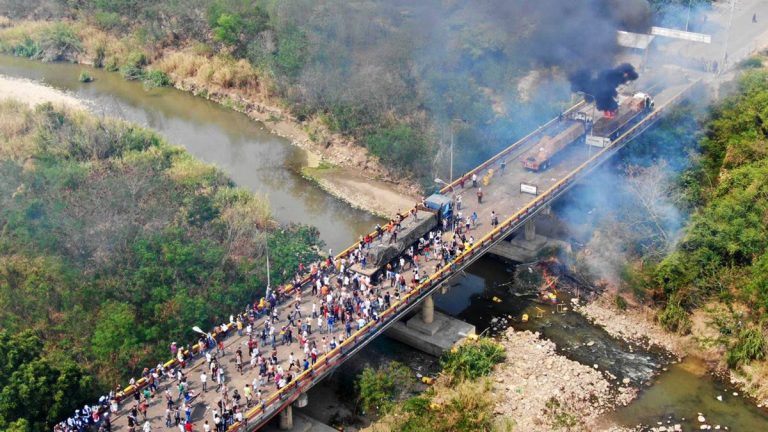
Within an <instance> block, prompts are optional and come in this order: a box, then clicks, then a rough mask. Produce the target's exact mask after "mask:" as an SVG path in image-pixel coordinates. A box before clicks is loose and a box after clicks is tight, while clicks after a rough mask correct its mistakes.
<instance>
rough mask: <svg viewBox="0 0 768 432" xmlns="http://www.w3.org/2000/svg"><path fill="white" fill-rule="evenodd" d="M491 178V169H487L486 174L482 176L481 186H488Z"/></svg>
mask: <svg viewBox="0 0 768 432" xmlns="http://www.w3.org/2000/svg"><path fill="white" fill-rule="evenodd" d="M491 177H493V168H489V169H488V173H487V174H486V175H484V176H483V186H488V185H489V184H490V183H491Z"/></svg>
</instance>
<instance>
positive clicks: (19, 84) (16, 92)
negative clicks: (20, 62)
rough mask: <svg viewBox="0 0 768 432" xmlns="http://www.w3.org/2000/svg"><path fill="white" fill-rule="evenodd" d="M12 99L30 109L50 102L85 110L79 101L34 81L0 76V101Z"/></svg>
mask: <svg viewBox="0 0 768 432" xmlns="http://www.w3.org/2000/svg"><path fill="white" fill-rule="evenodd" d="M3 99H14V100H17V101H19V102H22V103H24V104H26V105H28V106H30V107H34V106H35V105H38V104H41V103H45V102H50V103H53V104H56V105H64V106H66V107H68V108H73V109H85V108H86V106H85V104H84V103H83V101H81V100H80V99H78V98H76V97H74V96H72V95H69V94H67V93H65V92H63V91H61V90H57V89H55V88H52V87H48V86H45V85H42V84H39V83H36V82H34V81H30V80H26V79H19V78H12V77H7V76H5V75H0V100H3Z"/></svg>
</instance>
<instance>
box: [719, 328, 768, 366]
mask: <svg viewBox="0 0 768 432" xmlns="http://www.w3.org/2000/svg"><path fill="white" fill-rule="evenodd" d="M767 348H768V347H767V346H766V343H765V336H763V332H762V331H761V330H760V328H757V327H753V328H745V329H742V330H741V331H740V332H739V335H738V337H737V339H736V342H734V343H733V345H732V346H730V347H729V348H728V352H727V353H726V357H725V360H726V362H727V363H728V367H731V368H735V367H737V366H739V365H742V364H746V363H749V362H751V361H752V360H762V359H764V358H765V352H766V349H767Z"/></svg>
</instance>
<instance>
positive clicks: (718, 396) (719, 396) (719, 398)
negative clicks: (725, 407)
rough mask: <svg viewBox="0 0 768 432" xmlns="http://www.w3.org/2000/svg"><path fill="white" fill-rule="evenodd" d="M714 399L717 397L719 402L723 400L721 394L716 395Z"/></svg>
mask: <svg viewBox="0 0 768 432" xmlns="http://www.w3.org/2000/svg"><path fill="white" fill-rule="evenodd" d="M715 399H717V400H719V401H720V402H722V401H723V395H717V397H716V398H715Z"/></svg>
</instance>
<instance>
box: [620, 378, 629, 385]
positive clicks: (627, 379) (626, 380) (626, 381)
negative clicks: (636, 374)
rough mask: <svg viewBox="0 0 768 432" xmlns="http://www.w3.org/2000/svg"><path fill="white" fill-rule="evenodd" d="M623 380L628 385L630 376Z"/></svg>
mask: <svg viewBox="0 0 768 432" xmlns="http://www.w3.org/2000/svg"><path fill="white" fill-rule="evenodd" d="M621 382H622V383H623V384H625V385H626V384H629V378H624V379H623V380H621Z"/></svg>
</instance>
